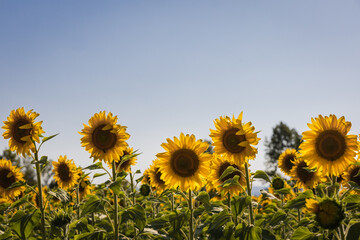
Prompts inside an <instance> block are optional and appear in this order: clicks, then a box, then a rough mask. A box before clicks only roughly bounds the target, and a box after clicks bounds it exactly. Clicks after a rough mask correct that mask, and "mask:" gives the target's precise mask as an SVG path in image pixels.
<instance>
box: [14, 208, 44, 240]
mask: <svg viewBox="0 0 360 240" xmlns="http://www.w3.org/2000/svg"><path fill="white" fill-rule="evenodd" d="M40 218H41V213H40V210H38V209H36V210H35V211H33V212H32V213H31V214H27V213H25V212H24V211H22V210H19V211H17V212H16V213H15V215H14V216H13V217H12V218H11V220H10V222H9V223H10V226H11V228H12V229H13V230H14V231H15V233H16V234H17V235H18V236H19V237H20V238H22V239H28V238H29V236H30V235H31V233H32V231H33V229H34V227H35V226H36V225H37V224H38V222H39V221H40Z"/></svg>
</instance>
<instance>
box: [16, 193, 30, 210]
mask: <svg viewBox="0 0 360 240" xmlns="http://www.w3.org/2000/svg"><path fill="white" fill-rule="evenodd" d="M29 198H30V195H29V194H27V195H25V196H24V197H22V198H20V199H19V200H17V201H16V202H14V203H13V204H11V208H17V207H19V206H21V205H23V204H24V203H26V202H27V201H28V200H29Z"/></svg>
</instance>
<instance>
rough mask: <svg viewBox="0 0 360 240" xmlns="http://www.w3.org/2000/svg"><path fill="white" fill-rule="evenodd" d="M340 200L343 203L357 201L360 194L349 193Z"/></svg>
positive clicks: (359, 198)
mask: <svg viewBox="0 0 360 240" xmlns="http://www.w3.org/2000/svg"><path fill="white" fill-rule="evenodd" d="M342 201H343V202H345V203H359V202H360V195H355V194H351V195H348V196H346V197H345V198H344V199H343V200H342Z"/></svg>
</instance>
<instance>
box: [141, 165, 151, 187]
mask: <svg viewBox="0 0 360 240" xmlns="http://www.w3.org/2000/svg"><path fill="white" fill-rule="evenodd" d="M141 183H143V184H150V169H145V171H144V173H143V178H142V179H141Z"/></svg>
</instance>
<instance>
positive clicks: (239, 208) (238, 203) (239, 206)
mask: <svg viewBox="0 0 360 240" xmlns="http://www.w3.org/2000/svg"><path fill="white" fill-rule="evenodd" d="M250 204H251V197H250V196H242V197H240V196H234V197H233V198H232V201H231V211H232V212H233V214H234V215H235V216H238V215H240V214H241V213H242V212H243V210H244V209H246V208H247V207H248V206H249V205H250Z"/></svg>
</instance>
